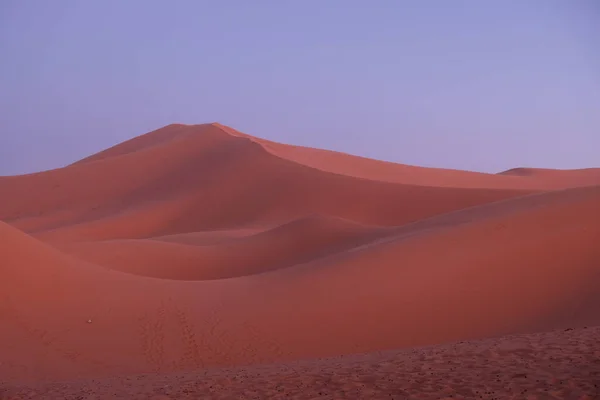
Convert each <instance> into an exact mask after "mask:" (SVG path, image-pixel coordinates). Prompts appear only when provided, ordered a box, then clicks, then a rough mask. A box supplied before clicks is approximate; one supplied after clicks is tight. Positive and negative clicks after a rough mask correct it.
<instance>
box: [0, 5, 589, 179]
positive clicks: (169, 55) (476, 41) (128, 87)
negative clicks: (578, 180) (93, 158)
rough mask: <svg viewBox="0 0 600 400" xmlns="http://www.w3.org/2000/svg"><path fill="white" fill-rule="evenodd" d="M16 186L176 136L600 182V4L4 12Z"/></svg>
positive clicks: (0, 137) (2, 116)
mask: <svg viewBox="0 0 600 400" xmlns="http://www.w3.org/2000/svg"><path fill="white" fill-rule="evenodd" d="M0 59H1V60H2V61H1V62H0V107H1V109H2V112H1V113H0V175H11V174H18V173H28V172H34V171H39V170H44V169H49V168H55V167H60V166H63V165H65V164H68V163H70V162H72V161H75V160H77V159H80V158H83V157H85V156H87V155H89V154H92V153H94V152H97V151H100V150H102V149H104V148H106V147H109V146H111V145H114V144H116V143H119V142H121V141H123V140H126V139H129V138H131V137H133V136H137V135H139V134H142V133H145V132H147V131H150V130H153V129H156V128H158V127H160V126H163V125H167V124H169V123H174V122H179V123H190V124H192V123H203V122H213V121H217V122H221V123H224V124H227V125H230V126H232V127H234V128H236V129H239V130H241V131H244V132H246V133H249V134H253V135H256V136H260V137H264V138H268V139H271V140H276V141H280V142H285V143H292V144H300V145H306V146H313V147H320V148H327V149H334V150H339V151H344V152H348V153H352V154H358V155H363V156H367V157H373V158H378V159H384V160H389V161H395V162H400V163H406V164H413V165H424V166H436V167H445V168H458V169H470V170H477V171H484V172H498V171H501V170H504V169H508V168H512V167H518V166H534V167H547V168H582V167H594V166H596V167H598V166H600V162H599V158H598V149H600V3H598V2H597V1H595V0H572V1H565V0H486V1H481V0H457V1H446V0H405V1H403V0H373V1H357V0H305V1H281V0H269V1H267V0H254V1H247V0H222V1H207V0H178V1H166V0H165V1H158V0H156V1H152V0H145V1H142V0H127V1H122V0H103V1H96V0H90V1H79V0H53V1H42V0H3V1H1V2H0Z"/></svg>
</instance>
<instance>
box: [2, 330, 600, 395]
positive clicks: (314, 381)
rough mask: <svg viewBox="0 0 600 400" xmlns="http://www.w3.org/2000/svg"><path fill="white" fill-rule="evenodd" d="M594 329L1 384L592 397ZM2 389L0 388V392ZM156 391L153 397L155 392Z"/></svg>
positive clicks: (96, 389)
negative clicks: (235, 364)
mask: <svg viewBox="0 0 600 400" xmlns="http://www.w3.org/2000/svg"><path fill="white" fill-rule="evenodd" d="M599 335H600V327H594V328H586V329H575V330H572V329H568V330H560V331H553V332H547V333H537V334H528V335H512V336H505V337H501V338H494V339H487V340H479V341H464V342H460V343H452V344H446V345H440V346H432V347H423V348H417V349H411V350H399V351H398V350H396V351H387V352H382V353H371V354H362V355H351V356H350V355H347V356H343V357H336V358H330V359H316V360H305V361H301V362H294V363H287V364H273V365H264V366H250V367H239V368H233V369H211V370H197V371H193V372H188V373H180V374H177V375H174V374H171V375H164V374H149V375H144V376H127V377H115V378H111V379H104V380H97V379H96V380H91V381H82V382H81V381H80V382H61V383H58V384H57V383H52V384H47V385H36V386H16V385H14V386H13V385H10V386H8V385H7V386H6V387H4V388H3V390H4V393H3V394H4V395H5V396H6V397H7V398H9V399H13V398H14V399H17V398H25V397H28V396H32V395H34V396H37V397H36V398H38V397H39V398H44V399H48V400H52V399H57V400H58V399H61V400H62V399H64V398H67V397H68V398H71V397H73V398H76V397H78V396H79V397H83V398H85V396H88V395H92V396H97V397H98V398H113V399H138V398H139V399H142V398H157V399H158V398H160V399H163V400H168V399H173V400H174V399H180V398H186V397H192V398H211V399H232V398H238V397H240V396H243V397H245V398H246V397H247V398H264V399H267V398H294V399H313V398H328V399H329V398H356V399H359V398H388V397H390V395H395V396H403V398H409V397H410V398H412V397H411V396H415V398H417V396H418V398H423V399H432V400H433V399H438V400H439V399H451V398H463V397H464V398H482V397H483V398H501V399H508V398H526V396H539V397H540V398H546V397H548V395H549V394H550V395H553V396H554V397H556V398H563V399H588V400H589V399H595V398H597V397H598V396H599V395H600V388H598V385H597V384H596V383H595V382H596V381H597V376H598V375H600V364H599V363H598V362H597V358H598V356H597V354H595V353H594V352H592V351H590V349H593V348H595V347H596V345H597V338H598V336H599ZM1 390H2V389H1V388H0V394H2V392H1ZM154 396H157V397H154Z"/></svg>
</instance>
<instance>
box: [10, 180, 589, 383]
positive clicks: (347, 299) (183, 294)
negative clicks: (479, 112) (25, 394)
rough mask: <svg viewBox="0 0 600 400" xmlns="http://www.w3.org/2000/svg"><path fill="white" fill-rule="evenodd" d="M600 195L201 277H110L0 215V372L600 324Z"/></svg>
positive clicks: (140, 366) (179, 364) (112, 369)
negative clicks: (262, 269) (295, 261)
mask: <svg viewBox="0 0 600 400" xmlns="http://www.w3.org/2000/svg"><path fill="white" fill-rule="evenodd" d="M544 196H546V197H547V199H546V201H542V200H543V198H544ZM599 200H600V188H584V189H573V190H565V191H563V192H553V193H547V194H542V195H539V196H538V197H537V198H536V199H535V202H538V205H537V206H536V205H535V204H533V206H532V202H533V201H532V200H531V198H524V199H522V200H521V201H523V202H528V204H529V206H527V207H522V208H519V201H517V200H513V201H514V203H515V204H514V205H513V207H514V209H515V210H516V211H515V212H510V213H508V212H506V213H495V214H494V213H492V216H491V217H490V218H487V219H485V218H483V219H481V218H478V219H476V220H474V221H471V222H468V223H463V224H461V225H457V226H447V227H446V228H444V229H434V230H430V231H421V233H420V234H419V235H414V236H411V237H402V238H397V239H396V240H392V241H388V242H381V243H375V244H373V245H371V246H366V247H362V248H359V249H357V250H356V251H346V252H342V253H340V254H339V255H337V256H335V257H330V258H328V259H321V260H319V261H315V262H310V263H307V264H302V265H299V266H296V267H293V268H286V269H279V270H275V271H271V272H268V273H265V274H259V275H253V276H248V277H242V278H234V279H227V280H217V281H203V282H185V281H183V282H182V281H169V280H159V279H150V278H143V277H137V276H133V275H128V274H123V273H119V272H113V271H109V270H106V269H103V268H100V267H97V266H93V265H89V264H85V263H83V262H80V261H77V260H74V259H73V258H70V257H66V256H65V255H64V254H62V253H60V252H58V251H56V250H54V249H53V248H51V247H49V246H47V245H45V244H43V243H41V242H39V241H36V240H35V239H33V238H31V237H30V236H28V235H26V234H24V233H22V232H19V231H17V230H16V229H14V228H12V227H10V226H8V225H5V224H0V236H2V240H3V243H6V244H7V246H6V247H3V250H2V252H0V267H1V274H2V276H3V279H2V281H0V289H1V291H0V292H1V293H2V294H3V298H2V299H1V303H0V318H2V321H1V322H2V326H3V330H2V332H1V333H0V334H1V335H2V340H0V346H1V347H0V353H2V354H3V357H4V360H5V361H3V363H2V365H0V374H1V375H2V376H5V377H7V378H6V379H7V380H9V381H18V380H44V379H76V378H77V379H78V378H85V377H100V376H107V375H114V374H133V373H148V372H152V371H155V372H170V371H171V372H175V371H186V370H193V369H198V368H206V367H212V366H232V365H241V364H255V363H270V362H277V361H285V360H293V359H298V358H311V357H323V356H333V355H339V354H348V353H356V352H369V351H377V350H382V349H392V348H402V347H409V346H417V345H424V344H434V343H442V342H447V341H453V340H463V339H469V338H480V337H486V336H494V335H502V334H508V333H515V332H532V331H541V330H550V329H556V328H563V327H577V326H584V325H588V326H590V325H595V324H600V315H599V314H598V312H597V310H598V309H599V307H600V295H599V294H598V291H597V287H598V283H599V278H600V271H599V269H598V265H599V260H600V249H599V248H598V247H597V243H598V238H599V237H600V220H599V218H600V216H599V215H598V214H597V212H596V211H597V204H598V202H599ZM535 202H533V203H535ZM505 206H506V205H505ZM490 207H491V205H490ZM507 293H510V295H507ZM57 316H60V318H57ZM88 320H90V321H92V322H91V323H86V321H88ZM357 321H359V323H357ZM314 326H318V327H319V329H317V330H314V329H313V330H311V329H309V328H310V327H314ZM33 365H35V368H32V366H33Z"/></svg>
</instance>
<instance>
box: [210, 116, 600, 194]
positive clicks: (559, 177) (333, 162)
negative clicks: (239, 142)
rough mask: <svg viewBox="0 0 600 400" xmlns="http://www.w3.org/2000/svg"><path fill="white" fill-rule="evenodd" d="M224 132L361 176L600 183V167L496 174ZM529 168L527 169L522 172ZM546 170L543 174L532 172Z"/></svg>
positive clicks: (407, 180)
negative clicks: (381, 159) (406, 162)
mask: <svg viewBox="0 0 600 400" xmlns="http://www.w3.org/2000/svg"><path fill="white" fill-rule="evenodd" d="M213 125H214V126H216V127H218V128H220V129H222V130H223V131H224V132H226V133H228V134H230V135H233V136H237V137H245V138H249V139H250V140H253V141H254V142H256V143H259V144H261V145H262V146H263V148H264V149H265V150H267V151H268V152H270V153H271V154H273V155H275V156H277V157H281V158H283V159H286V160H289V161H293V162H296V163H299V164H302V165H305V166H308V167H311V168H315V169H318V170H321V171H327V172H332V173H336V174H341V175H346V176H352V177H355V178H361V179H370V180H379V181H384V182H393V183H403V184H410V185H419V186H433V187H462V188H489V189H528V190H552V189H565V188H572V187H578V186H593V185H598V184H600V168H588V169H579V170H551V169H545V170H544V169H531V168H529V169H528V168H514V169H511V170H508V171H504V172H501V173H498V174H487V173H481V172H473V171H463V170H451V169H442V168H430V167H418V166H412V165H406V164H398V163H393V162H386V161H380V160H374V159H370V158H366V157H360V156H356V155H350V154H345V153H340V152H336V151H331V150H322V149H316V148H310V147H303V146H294V145H288V144H282V143H277V142H273V141H270V140H266V139H262V138H255V137H252V136H250V135H246V134H244V133H242V132H239V131H237V130H235V129H233V128H231V127H229V126H226V125H222V124H219V123H213ZM524 171H530V172H527V173H526V172H524ZM534 171H545V174H539V173H533V172H534Z"/></svg>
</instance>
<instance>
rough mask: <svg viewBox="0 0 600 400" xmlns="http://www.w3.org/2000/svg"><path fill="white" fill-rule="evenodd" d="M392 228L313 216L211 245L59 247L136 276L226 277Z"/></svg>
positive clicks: (314, 255)
mask: <svg viewBox="0 0 600 400" xmlns="http://www.w3.org/2000/svg"><path fill="white" fill-rule="evenodd" d="M389 231H390V230H389V229H388V230H386V229H382V228H377V227H367V226H363V225H359V224H356V223H351V222H350V221H343V220H340V219H334V218H324V217H320V216H311V217H306V218H302V219H300V220H295V221H292V222H289V223H287V224H285V225H282V226H279V227H277V228H274V229H271V230H268V231H266V232H261V233H257V234H255V235H249V236H245V237H241V238H235V239H230V240H229V241H226V242H224V243H219V244H216V245H212V246H207V245H204V246H190V245H183V244H178V243H166V242H158V243H157V242H156V241H153V240H112V241H102V242H83V243H76V244H71V245H68V246H64V247H62V248H61V249H62V250H63V251H66V252H68V253H69V254H71V255H73V256H76V257H77V258H79V259H82V260H86V261H90V262H93V263H96V264H98V265H102V266H106V267H109V268H111V269H115V270H119V271H123V272H129V273H133V274H137V275H143V276H151V277H157V278H165V279H177V280H210V279H225V278H232V277H237V276H245V275H252V274H256V273H260V272H265V271H270V270H274V269H278V268H285V267H289V266H293V265H296V264H301V263H305V262H308V261H311V260H313V259H318V258H320V257H324V256H327V255H328V254H330V253H331V252H339V251H343V250H346V249H351V248H353V247H356V246H358V245H360V244H363V243H368V242H370V241H372V240H375V239H376V238H380V237H382V236H384V235H385V234H386V232H389Z"/></svg>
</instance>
